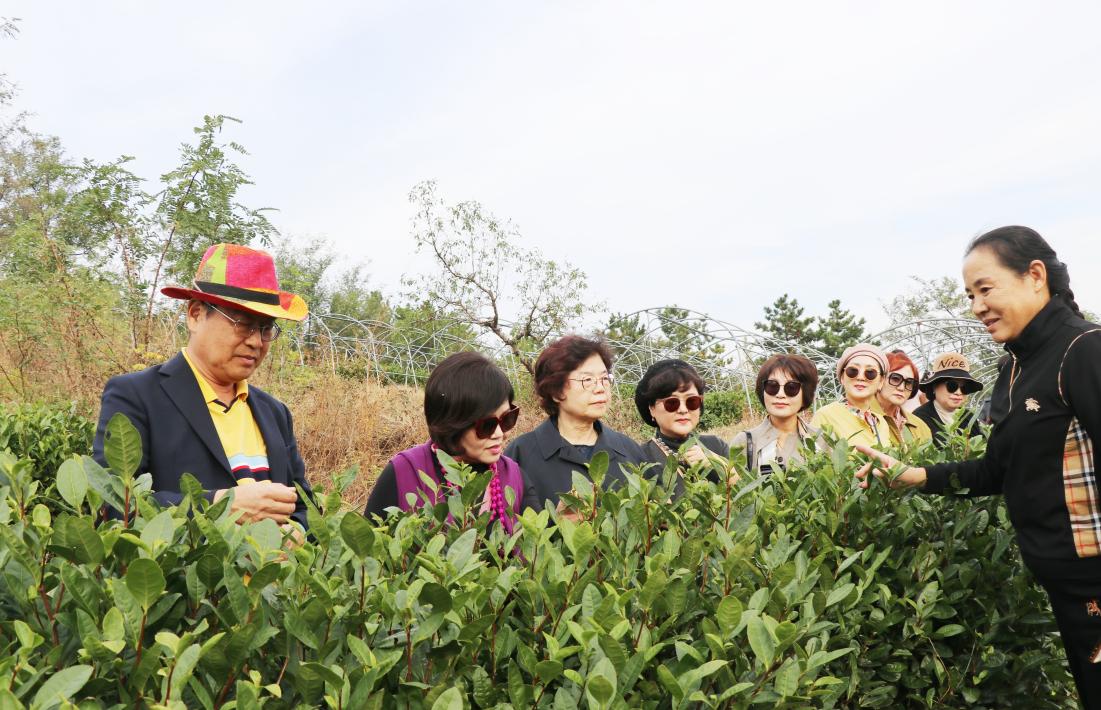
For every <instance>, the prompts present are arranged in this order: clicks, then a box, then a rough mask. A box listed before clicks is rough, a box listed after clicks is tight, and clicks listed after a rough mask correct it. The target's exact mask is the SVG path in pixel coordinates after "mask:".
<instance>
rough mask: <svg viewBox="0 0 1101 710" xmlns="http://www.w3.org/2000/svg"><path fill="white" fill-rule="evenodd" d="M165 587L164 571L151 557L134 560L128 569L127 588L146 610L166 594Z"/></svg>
mask: <svg viewBox="0 0 1101 710" xmlns="http://www.w3.org/2000/svg"><path fill="white" fill-rule="evenodd" d="M164 587H165V580H164V573H163V572H162V571H161V567H160V565H158V564H157V563H156V562H155V561H153V560H151V559H149V558H145V557H143V558H140V559H136V560H134V561H133V562H131V563H130V567H129V568H128V569H127V570H126V588H127V589H129V590H130V593H131V594H133V595H134V599H136V600H137V602H138V604H140V605H141V608H142V609H144V610H146V611H148V610H149V607H151V606H153V602H155V601H157V599H159V598H160V596H161V594H164Z"/></svg>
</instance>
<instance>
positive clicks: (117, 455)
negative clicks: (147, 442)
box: [103, 412, 141, 481]
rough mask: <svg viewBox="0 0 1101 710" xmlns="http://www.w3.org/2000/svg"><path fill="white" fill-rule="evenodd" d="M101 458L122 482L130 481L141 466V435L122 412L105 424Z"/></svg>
mask: <svg viewBox="0 0 1101 710" xmlns="http://www.w3.org/2000/svg"><path fill="white" fill-rule="evenodd" d="M103 457H104V458H105V459H106V460H107V465H108V466H110V467H111V469H112V470H113V471H114V472H115V473H117V474H118V475H119V476H120V477H121V478H122V479H123V480H124V481H128V480H130V479H132V478H133V477H134V474H135V473H137V472H138V466H140V465H141V434H139V433H138V430H137V429H135V428H134V425H133V424H131V423H130V420H129V419H127V418H126V415H125V414H123V413H122V412H116V413H115V414H114V416H112V417H111V419H110V421H108V422H107V430H106V431H105V432H104V434H103Z"/></svg>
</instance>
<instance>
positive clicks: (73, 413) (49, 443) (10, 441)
mask: <svg viewBox="0 0 1101 710" xmlns="http://www.w3.org/2000/svg"><path fill="white" fill-rule="evenodd" d="M95 433H96V425H95V422H93V421H91V420H90V419H88V418H86V417H84V416H81V415H80V414H79V413H77V410H76V404H75V403H74V404H71V405H68V406H57V405H41V404H21V405H0V451H3V450H4V449H10V450H11V452H12V453H13V454H14V455H15V457H16V458H28V459H30V460H31V461H32V462H33V464H34V475H35V477H36V478H38V479H39V480H41V481H43V482H45V483H52V482H53V478H54V474H55V473H56V472H57V469H58V468H59V467H60V466H61V462H62V461H64V460H65V459H66V458H68V457H69V456H71V455H72V454H90V453H92V438H93V437H94V436H95Z"/></svg>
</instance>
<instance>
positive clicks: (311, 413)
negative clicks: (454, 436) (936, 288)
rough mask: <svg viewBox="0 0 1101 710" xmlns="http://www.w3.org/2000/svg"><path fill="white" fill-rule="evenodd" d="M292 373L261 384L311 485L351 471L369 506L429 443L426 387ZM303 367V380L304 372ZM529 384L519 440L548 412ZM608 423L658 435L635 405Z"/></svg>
mask: <svg viewBox="0 0 1101 710" xmlns="http://www.w3.org/2000/svg"><path fill="white" fill-rule="evenodd" d="M287 372H288V371H287V370H283V369H280V370H278V371H276V372H275V373H273V372H271V371H269V372H268V373H267V374H266V375H265V376H264V377H262V378H258V384H259V385H260V386H262V387H265V388H267V389H269V390H270V391H271V392H272V394H274V395H275V396H277V397H279V398H280V399H282V400H283V401H284V402H285V403H286V404H287V406H288V407H290V410H291V413H292V414H293V415H294V418H295V434H296V435H297V437H298V446H299V449H300V451H301V453H302V458H303V459H304V460H305V462H306V470H307V472H308V476H309V479H310V482H311V483H312V484H314V485H323V486H326V487H328V486H329V484H330V482H331V480H332V476H333V475H334V474H335V473H338V472H340V471H343V470H345V469H347V468H349V467H351V466H358V467H359V471H360V473H359V476H358V477H357V478H356V480H355V482H354V483H353V484H352V485H351V486H350V487H349V488H348V489H347V490H346V491H345V494H344V503H345V505H347V506H348V507H349V508H352V509H362V508H363V506H364V505H365V504H366V502H367V496H368V495H369V494H370V491H371V486H372V485H374V481H375V478H376V477H377V476H378V474H379V472H380V471H381V470H382V469H383V467H385V465H386V463H387V461H389V460H390V458H391V457H392V456H393V455H394V454H396V453H398V452H399V451H402V450H404V449H407V448H409V447H410V446H415V445H417V444H420V443H422V442H424V441H426V440H427V439H428V429H427V427H426V426H425V423H424V413H423V412H424V410H423V406H424V404H423V403H424V394H423V392H422V391H421V390H420V389H419V388H414V387H406V386H402V385H380V384H378V383H375V382H372V381H364V380H351V379H347V378H344V377H340V376H338V375H334V374H331V373H330V372H328V371H326V370H324V369H315V370H311V371H310V376H309V377H307V378H302V377H301V376H299V377H288V376H287ZM301 374H302V372H301V370H299V371H298V375H301ZM526 384H527V383H522V385H521V387H520V388H518V391H517V393H516V400H517V403H518V404H519V405H520V421H519V422H518V423H517V425H516V429H514V430H513V431H512V432H510V438H514V437H517V436H519V435H520V434H523V433H525V432H528V431H531V430H532V429H534V428H535V427H537V426H539V424H541V423H542V422H543V420H544V419H545V418H546V415H545V414H544V412H543V411H542V409H540V408H539V404H538V401H537V400H536V398H535V396H534V394H533V392H532V390H531V388H530V386H524V385H526ZM759 421H760V416H759V415H755V414H750V415H748V416H747V417H746V418H745V419H743V420H742V421H740V422H738V423H736V424H731V425H729V426H726V427H723V428H721V429H718V430H716V431H712V432H709V433H712V434H717V435H718V436H720V437H721V438H722V439H723V440H724V441H730V440H731V439H732V438H733V437H734V435H735V434H736V433H738V432H739V431H742V430H744V429H746V428H748V427H751V426H755V425H756V424H757V423H758V422H759ZM605 422H606V423H607V424H608V426H610V427H612V428H613V429H616V430H618V431H621V432H623V433H625V434H627V435H628V436H630V437H632V438H634V439H636V440H642V439H645V438H648V437H649V436H650V435H651V434H652V432H651V430H650V429H649V428H648V427H646V426H645V425H644V424H643V423H642V421H641V420H640V419H639V416H638V412H637V411H636V410H635V406H634V402H633V401H631V400H630V399H629V398H628V397H626V396H619V397H614V398H613V399H612V404H611V406H610V407H609V411H608V414H607V416H606V417H605Z"/></svg>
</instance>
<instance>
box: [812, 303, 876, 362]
mask: <svg viewBox="0 0 1101 710" xmlns="http://www.w3.org/2000/svg"><path fill="white" fill-rule="evenodd" d="M827 307H828V308H829V313H827V314H826V317H825V318H823V317H821V316H819V317H818V318H817V324H816V326H815V329H814V339H815V346H816V347H817V348H818V350H820V351H821V352H823V353H825V354H826V355H829V356H830V357H834V358H837V357H841V353H843V352H845V348H847V347H849V346H850V345H852V344H854V343H859V342H864V341H866V340H867V339H868V338H869V337H870V336H869V334H868V333H867V331H865V330H864V323H865V321H864V319H863V318H857V317H856V316H855V315H853V314H852V313H851V312H849V311H848V310H846V309H844V308H842V307H841V301H840V300H839V299H834V300H832V301H830V302H829V304H828V305H827Z"/></svg>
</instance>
